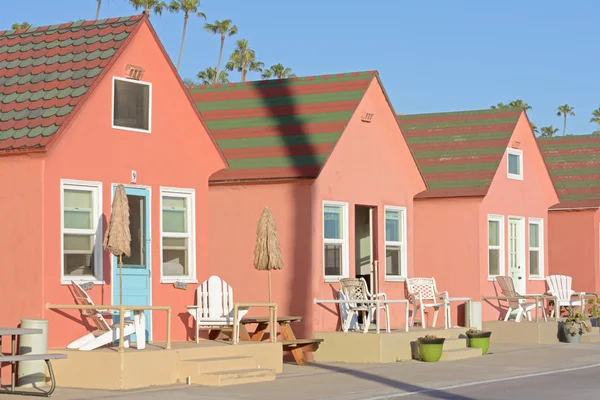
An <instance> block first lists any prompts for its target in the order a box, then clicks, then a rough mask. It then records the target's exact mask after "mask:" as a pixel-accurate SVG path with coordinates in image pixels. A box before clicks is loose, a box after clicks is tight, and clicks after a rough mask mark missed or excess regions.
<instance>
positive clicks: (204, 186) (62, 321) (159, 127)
mask: <svg viewBox="0 0 600 400" xmlns="http://www.w3.org/2000/svg"><path fill="white" fill-rule="evenodd" d="M128 63H131V64H134V65H139V66H142V67H143V68H144V69H145V73H144V76H143V80H144V81H146V82H151V83H152V132H151V133H150V134H146V133H139V132H132V131H125V130H116V129H112V128H111V98H112V77H113V76H119V77H122V76H123V75H124V69H125V65H126V64H128ZM223 167H225V163H224V161H223V160H222V158H221V157H220V155H219V153H218V151H217V149H216V147H215V146H214V144H213V143H212V142H211V140H210V137H209V136H208V135H207V133H206V130H205V129H204V127H203V125H202V124H201V122H200V121H199V120H198V118H197V116H196V112H195V109H194V107H193V105H191V104H190V103H189V101H188V99H187V97H186V93H185V91H184V89H183V88H182V86H181V85H180V83H179V81H178V79H177V77H176V75H175V74H174V73H173V70H172V69H171V67H170V65H169V63H168V61H167V60H166V59H165V55H164V54H163V52H162V51H161V49H160V47H159V46H158V45H157V42H156V40H155V38H154V37H153V35H152V32H151V30H150V28H149V27H148V25H146V23H144V25H143V26H141V27H140V29H139V31H138V33H137V34H136V35H135V36H134V37H133V38H132V40H131V42H130V44H129V45H128V46H127V47H126V48H125V50H124V51H123V53H122V54H121V56H119V58H118V59H117V60H116V62H115V64H114V65H113V66H112V67H111V69H110V70H109V71H108V73H107V74H106V75H105V77H104V78H103V80H102V81H101V82H100V84H99V85H98V87H97V88H96V89H95V90H94V92H93V93H92V94H91V96H90V98H89V99H88V100H87V101H86V103H85V104H84V105H83V107H82V108H81V110H80V111H79V112H78V113H77V114H76V115H75V117H74V119H73V120H72V122H71V123H70V124H69V126H68V127H67V129H66V131H65V132H63V134H62V136H61V137H60V138H58V140H57V141H56V143H55V144H54V146H53V147H52V148H51V149H50V150H49V151H48V155H47V161H46V170H45V172H44V185H45V187H44V192H43V195H44V196H45V201H44V218H43V224H44V228H45V231H44V253H43V259H44V274H43V279H44V297H45V298H44V301H48V302H51V303H58V304H73V301H74V300H73V296H72V295H71V293H70V290H69V288H68V286H65V285H61V283H60V265H61V248H60V234H61V233H60V232H61V227H60V213H61V211H60V210H61V207H60V180H61V179H74V180H87V181H98V182H102V208H103V213H104V219H105V222H106V220H107V218H108V217H109V216H110V208H111V192H112V185H113V184H117V183H124V184H127V183H129V182H130V176H131V175H130V174H131V170H132V169H135V170H136V171H137V174H138V175H137V185H139V186H148V187H151V204H150V206H151V216H150V217H151V229H152V232H151V236H152V237H151V240H152V241H151V243H152V248H151V265H152V278H151V280H152V303H153V304H154V305H170V306H171V307H172V310H173V318H172V323H173V327H172V338H173V340H183V339H185V338H186V329H184V326H183V325H184V324H185V323H186V322H187V315H186V314H187V312H186V306H187V305H190V304H193V296H194V293H193V289H188V290H187V291H186V290H179V289H175V288H174V287H173V285H172V284H161V283H160V268H161V265H160V243H161V237H160V215H161V214H160V210H159V204H160V187H161V186H167V187H176V188H193V189H195V191H196V209H195V211H196V226H197V229H196V246H197V247H196V268H197V273H198V274H199V275H200V274H201V273H202V271H203V269H204V266H205V264H206V250H207V231H206V229H205V228H206V220H207V218H208V216H207V212H208V209H207V192H208V177H209V176H210V175H211V174H212V173H214V172H215V171H217V170H219V169H222V168H223ZM38 221H42V219H41V218H40V219H39V220H38ZM105 228H106V224H105ZM103 271H104V280H105V281H106V284H105V285H96V286H95V287H94V288H93V289H92V290H91V291H90V293H91V296H92V298H93V300H94V302H96V303H97V304H111V302H112V297H111V283H112V282H111V262H110V257H109V255H108V254H107V253H105V254H104V265H103ZM66 314H67V316H65V315H63V314H62V313H57V312H55V311H46V312H44V314H43V316H44V317H45V318H47V319H48V320H49V321H50V322H49V323H50V329H49V331H50V345H52V346H60V345H65V344H66V343H68V342H69V341H71V340H73V339H75V338H77V337H78V336H80V335H81V334H82V333H83V332H85V327H84V325H83V324H82V323H81V319H80V317H79V313H78V312H67V313H66ZM68 315H70V316H72V317H69V316H68ZM164 327H165V314H164V313H163V312H154V313H153V339H154V340H156V341H160V340H164V339H165V330H164V329H165V328H164Z"/></svg>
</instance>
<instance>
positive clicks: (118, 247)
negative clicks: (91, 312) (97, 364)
mask: <svg viewBox="0 0 600 400" xmlns="http://www.w3.org/2000/svg"><path fill="white" fill-rule="evenodd" d="M103 247H104V250H106V251H109V252H110V253H112V254H114V255H115V256H118V257H119V319H120V327H119V337H120V338H121V339H122V338H123V334H124V316H123V313H124V309H123V254H124V255H125V256H130V255H131V233H130V232H129V202H128V201H127V195H126V194H125V187H124V186H123V185H118V186H117V189H116V190H115V197H114V198H113V203H112V210H111V213H110V219H109V221H108V229H107V230H106V233H105V235H104V243H103ZM122 343H123V341H122V340H119V351H124V349H123V347H122V346H121V344H122Z"/></svg>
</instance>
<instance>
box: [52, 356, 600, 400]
mask: <svg viewBox="0 0 600 400" xmlns="http://www.w3.org/2000/svg"><path fill="white" fill-rule="evenodd" d="M491 352H492V354H489V355H487V356H485V357H480V358H476V359H470V360H461V361H447V362H440V363H432V364H428V363H422V362H417V361H411V362H405V363H397V364H386V365H381V364H376V365H364V364H363V365H358V364H335V365H322V364H319V365H311V366H308V367H298V366H296V365H286V366H285V368H284V373H283V374H281V375H279V376H278V377H277V380H275V381H274V382H267V383H260V384H249V385H239V386H229V387H220V388H213V387H199V386H184V385H179V386H171V387H161V388H155V389H148V390H137V391H127V392H108V391H93V390H76V389H60V388H59V389H57V391H56V392H55V394H54V395H53V396H52V398H53V399H56V400H71V399H116V398H127V399H169V400H171V399H173V398H177V399H178V400H180V399H181V400H185V399H197V398H202V399H206V400H217V399H219V400H247V399H264V400H268V399H273V400H275V399H277V400H280V399H282V398H285V399H286V400H296V399H297V400H311V399H327V400H338V399H339V400H341V399H345V400H387V399H396V398H398V399H400V398H408V399H461V400H470V399H490V400H495V399H498V400H499V399H506V398H544V397H545V398H568V397H571V396H572V395H573V394H576V397H577V399H578V400H585V399H588V398H589V399H591V398H592V397H591V396H592V395H594V399H595V398H596V397H597V395H595V393H596V394H597V392H598V390H600V383H598V380H597V376H598V374H599V373H600V345H598V344H574V345H568V344H557V345H547V346H541V345H540V346H535V347H525V346H506V345H495V346H493V347H492V349H491Z"/></svg>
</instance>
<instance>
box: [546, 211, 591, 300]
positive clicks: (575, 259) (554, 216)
mask: <svg viewBox="0 0 600 400" xmlns="http://www.w3.org/2000/svg"><path fill="white" fill-rule="evenodd" d="M598 226H599V225H598V210H596V209H586V210H569V211H550V212H549V225H548V262H549V263H548V264H549V265H548V267H549V273H550V274H562V275H569V276H571V277H573V290H575V291H582V292H583V291H585V292H597V291H598V290H599V289H600V286H599V285H598V280H599V278H600V277H599V275H600V274H599V271H598ZM575 233H576V234H575Z"/></svg>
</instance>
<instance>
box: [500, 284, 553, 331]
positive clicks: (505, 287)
mask: <svg viewBox="0 0 600 400" xmlns="http://www.w3.org/2000/svg"><path fill="white" fill-rule="evenodd" d="M496 282H498V286H500V290H501V291H502V296H504V297H506V298H508V300H507V301H508V309H507V310H506V315H505V316H504V321H505V322H506V321H508V319H509V318H510V315H511V313H512V312H513V311H514V310H517V315H516V316H515V322H521V317H522V316H523V314H525V315H526V316H527V319H528V320H529V321H531V310H534V309H535V308H536V307H540V308H541V309H542V315H543V316H544V321H547V320H548V318H547V317H546V310H545V309H544V303H543V302H541V301H540V302H536V301H535V300H534V301H533V302H527V301H526V300H525V299H522V298H520V297H521V295H520V294H519V293H517V291H516V289H515V283H514V281H513V279H512V277H510V276H497V277H496Z"/></svg>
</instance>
